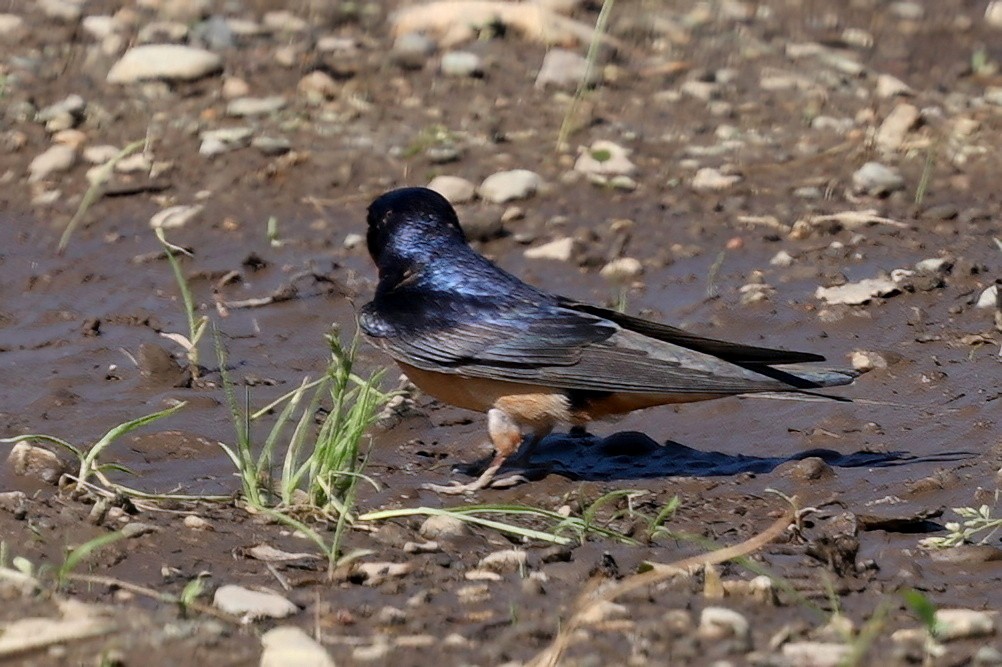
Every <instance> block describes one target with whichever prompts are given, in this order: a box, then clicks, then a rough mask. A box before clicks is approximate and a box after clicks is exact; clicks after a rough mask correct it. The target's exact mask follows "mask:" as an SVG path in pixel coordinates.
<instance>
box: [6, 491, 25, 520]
mask: <svg viewBox="0 0 1002 667" xmlns="http://www.w3.org/2000/svg"><path fill="white" fill-rule="evenodd" d="M26 502H28V495H27V494H26V493H25V492H24V491H4V492H2V493H0V509H2V510H4V511H6V512H10V513H11V514H14V515H17V514H22V513H23V512H24V509H25V507H24V505H25V503H26Z"/></svg>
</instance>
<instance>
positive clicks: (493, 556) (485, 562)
mask: <svg viewBox="0 0 1002 667" xmlns="http://www.w3.org/2000/svg"><path fill="white" fill-rule="evenodd" d="M525 564H526V553H525V551H523V550H521V549H504V550H502V551H495V552H494V553H490V554H487V555H486V556H484V557H483V558H482V559H481V560H480V564H479V565H478V566H477V567H479V568H481V569H484V570H489V571H492V572H498V573H504V572H518V571H519V570H521V569H522V568H524V567H525Z"/></svg>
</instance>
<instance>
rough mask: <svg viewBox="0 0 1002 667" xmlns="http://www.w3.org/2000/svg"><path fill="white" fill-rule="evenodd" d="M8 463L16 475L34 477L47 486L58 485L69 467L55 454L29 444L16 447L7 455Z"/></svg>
mask: <svg viewBox="0 0 1002 667" xmlns="http://www.w3.org/2000/svg"><path fill="white" fill-rule="evenodd" d="M7 463H8V464H9V465H10V466H11V469H12V470H13V471H14V474H15V475H19V476H21V477H34V478H35V479H40V480H42V481H43V482H45V483H46V484H56V483H58V482H59V478H60V477H62V476H63V474H64V473H67V472H69V466H67V465H66V463H64V462H63V460H62V459H60V458H59V457H58V456H56V455H55V454H54V453H53V452H50V451H49V450H47V449H45V448H44V447H38V446H36V445H32V444H30V443H27V442H19V443H17V444H16V445H14V446H13V447H12V448H11V450H10V454H8V455H7Z"/></svg>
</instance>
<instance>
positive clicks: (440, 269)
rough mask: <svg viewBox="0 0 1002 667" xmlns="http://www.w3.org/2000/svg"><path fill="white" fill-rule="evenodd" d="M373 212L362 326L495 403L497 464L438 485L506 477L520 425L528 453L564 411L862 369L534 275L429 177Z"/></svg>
mask: <svg viewBox="0 0 1002 667" xmlns="http://www.w3.org/2000/svg"><path fill="white" fill-rule="evenodd" d="M367 222H368V230H367V235H366V243H367V246H368V249H369V254H370V255H371V256H372V260H373V262H375V264H376V268H377V269H378V272H379V283H378V285H377V286H376V292H375V297H374V298H373V300H372V301H371V302H369V303H368V304H366V305H365V306H364V307H363V308H362V310H361V314H360V317H359V325H360V328H361V330H362V332H363V334H364V335H365V337H366V338H367V339H368V340H369V341H370V342H371V343H373V344H374V345H375V346H376V347H378V348H380V349H382V350H383V351H385V352H386V353H388V354H389V355H390V356H391V357H393V359H394V360H396V362H397V363H398V364H399V365H400V368H401V369H402V370H403V372H404V373H405V374H406V375H407V377H408V378H410V380H411V381H412V382H413V383H414V384H415V385H417V387H418V388H420V389H421V390H422V391H424V392H425V393H427V394H429V395H431V396H432V397H434V398H436V399H438V400H440V401H443V402H445V403H450V404H452V405H455V406H458V407H461V408H466V409H468V410H476V411H479V412H486V413H487V431H488V433H489V435H490V439H491V443H492V444H493V446H494V451H495V455H494V458H493V460H492V461H491V463H490V465H489V466H488V467H487V469H486V470H485V471H484V472H483V474H481V475H480V477H479V478H478V479H476V480H475V481H473V482H471V483H469V484H460V483H458V482H453V483H452V485H450V486H437V485H428V487H427V488H432V489H434V490H436V491H439V492H445V493H461V492H465V491H475V490H478V489H482V488H485V487H488V486H491V485H492V483H494V485H498V483H499V482H500V481H501V480H495V475H496V474H497V472H498V470H499V469H500V468H501V466H502V464H504V463H505V461H506V460H508V459H509V458H510V457H512V456H513V455H514V454H515V453H516V452H517V451H518V449H519V447H520V445H521V444H522V440H523V431H527V432H528V434H529V438H528V439H527V444H526V446H525V448H524V450H523V456H522V457H521V458H525V457H526V456H527V455H528V452H529V450H531V448H532V447H533V445H535V444H536V443H538V442H539V440H540V439H541V438H543V437H544V436H545V435H547V434H548V433H549V432H550V431H551V430H552V429H553V427H554V426H556V425H557V424H558V423H561V422H564V423H570V424H574V425H581V424H585V423H587V422H590V421H593V420H596V419H601V418H603V417H607V416H611V415H616V414H622V413H626V412H630V411H632V410H639V409H643V408H650V407H654V406H657V405H666V404H671V403H687V402H690V401H703V400H707V399H712V398H721V397H724V396H732V395H735V394H746V393H751V392H775V391H797V390H806V389H816V388H819V387H832V386H837V385H844V384H849V383H850V382H852V381H853V379H854V378H855V376H856V373H855V372H854V371H850V370H837V369H807V368H804V367H800V366H796V365H795V364H801V363H806V362H815V361H824V357H822V356H820V355H817V354H810V353H806V352H787V351H784V350H773V349H768V348H763V347H753V346H749V345H741V344H739V343H729V342H726V341H722V340H714V339H712V338H704V337H702V336H697V335H694V334H691V333H688V332H687V331H684V330H682V329H678V328H675V327H672V326H669V325H666V324H661V323H658V322H653V321H650V320H645V319H641V318H639V317H633V316H630V315H625V314H623V313H620V312H617V311H614V310H608V309H606V308H600V307H598V306H592V305H588V304H585V303H580V302H578V301H575V300H573V299H569V298H566V297H562V296H557V295H554V294H550V293H548V292H545V291H543V290H541V289H538V288H536V287H533V286H531V285H528V284H526V283H524V282H522V281H521V280H519V279H518V278H516V277H515V276H513V275H512V274H510V273H508V272H507V271H504V270H503V269H501V268H499V267H498V266H496V265H495V264H493V263H492V262H490V261H489V260H488V259H486V258H485V257H483V256H481V255H479V254H477V253H476V252H475V251H474V250H473V249H472V248H471V247H470V246H469V244H468V243H467V241H466V236H465V235H464V233H463V230H462V228H461V227H460V226H459V219H458V218H457V216H456V211H455V210H454V209H453V208H452V206H451V205H450V204H449V202H448V201H447V200H446V199H445V198H444V197H442V196H441V195H439V194H438V193H437V192H435V191H433V190H429V189H426V188H402V189H399V190H393V191H390V192H387V193H386V194H383V195H382V196H380V197H379V198H377V199H376V200H375V201H373V202H372V204H371V205H370V206H369V210H368V219H367ZM788 364H794V365H788ZM779 365H782V366H783V367H782V368H776V367H775V366H779Z"/></svg>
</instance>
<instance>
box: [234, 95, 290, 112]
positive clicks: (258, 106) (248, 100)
mask: <svg viewBox="0 0 1002 667" xmlns="http://www.w3.org/2000/svg"><path fill="white" fill-rule="evenodd" d="M286 104H287V102H286V100H285V98H284V97H282V96H281V95H272V96H270V97H240V98H238V99H235V100H231V101H230V103H229V104H227V105H226V113H227V114H228V115H230V116H264V115H267V114H271V113H275V112H276V111H281V110H282V109H284V108H285V105H286Z"/></svg>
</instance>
